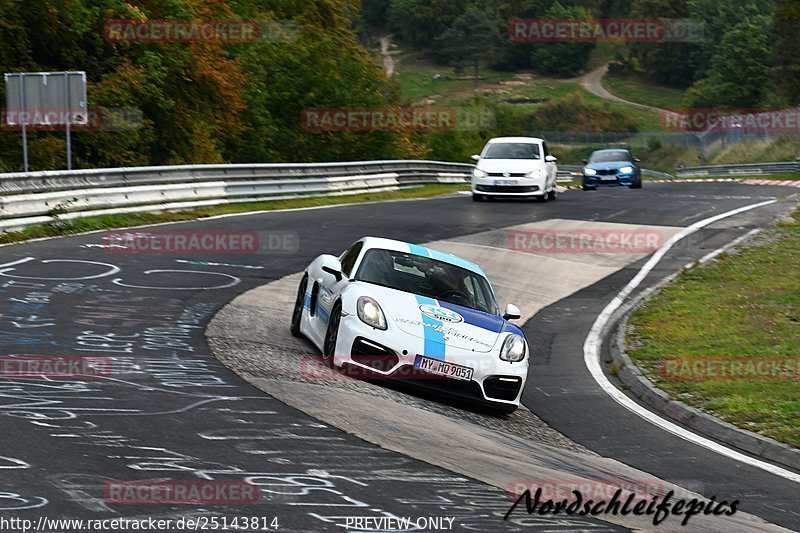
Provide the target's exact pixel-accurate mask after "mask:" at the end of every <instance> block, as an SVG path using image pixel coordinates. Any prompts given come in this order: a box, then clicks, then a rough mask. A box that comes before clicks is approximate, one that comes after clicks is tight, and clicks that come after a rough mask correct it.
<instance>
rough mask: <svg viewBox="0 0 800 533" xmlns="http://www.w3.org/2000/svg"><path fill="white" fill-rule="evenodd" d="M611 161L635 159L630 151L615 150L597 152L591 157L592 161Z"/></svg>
mask: <svg viewBox="0 0 800 533" xmlns="http://www.w3.org/2000/svg"><path fill="white" fill-rule="evenodd" d="M611 161H633V158H632V157H631V154H630V152H627V151H625V150H614V151H611V152H595V153H593V154H592V157H590V158H589V162H590V163H608V162H611Z"/></svg>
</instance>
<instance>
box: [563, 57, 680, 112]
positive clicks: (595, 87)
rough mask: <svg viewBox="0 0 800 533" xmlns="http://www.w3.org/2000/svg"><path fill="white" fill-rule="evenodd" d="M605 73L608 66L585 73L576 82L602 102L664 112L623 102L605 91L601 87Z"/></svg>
mask: <svg viewBox="0 0 800 533" xmlns="http://www.w3.org/2000/svg"><path fill="white" fill-rule="evenodd" d="M607 72H608V65H603V66H602V67H600V68H596V69H594V70H592V71H591V72H587V73H586V74H584V75H583V76H581V77H580V78H578V81H580V84H581V85H582V86H583V87H584V88H585V89H586V90H587V91H589V92H590V93H592V94H594V95H595V96H599V97H600V98H603V99H604V100H610V101H612V102H621V103H623V104H628V105H635V106H637V107H643V108H645V109H652V110H654V111H665V110H664V109H660V108H658V107H653V106H649V105H645V104H639V103H636V102H631V101H630V100H625V99H624V98H620V97H619V96H616V95H614V94H611V93H610V92H608V90H606V88H605V87H603V76H605V75H606V73H607Z"/></svg>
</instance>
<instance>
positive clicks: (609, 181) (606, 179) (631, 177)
mask: <svg viewBox="0 0 800 533" xmlns="http://www.w3.org/2000/svg"><path fill="white" fill-rule="evenodd" d="M638 181H639V175H638V174H637V173H635V172H634V173H632V174H614V175H612V176H601V175H599V174H595V175H594V176H589V175H588V174H583V184H584V185H585V186H587V187H618V186H623V187H629V186H631V185H633V184H634V183H636V182H638Z"/></svg>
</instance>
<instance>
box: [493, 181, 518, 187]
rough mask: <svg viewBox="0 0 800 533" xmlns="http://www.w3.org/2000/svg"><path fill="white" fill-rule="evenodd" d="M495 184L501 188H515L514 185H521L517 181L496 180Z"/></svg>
mask: <svg viewBox="0 0 800 533" xmlns="http://www.w3.org/2000/svg"><path fill="white" fill-rule="evenodd" d="M494 184H495V185H496V186H499V187H503V186H507V187H513V186H514V185H519V181H517V180H494Z"/></svg>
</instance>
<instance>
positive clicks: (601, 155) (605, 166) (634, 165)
mask: <svg viewBox="0 0 800 533" xmlns="http://www.w3.org/2000/svg"><path fill="white" fill-rule="evenodd" d="M584 164H585V166H584V168H583V172H582V174H583V190H584V191H593V190H595V189H597V187H607V186H610V185H624V186H628V187H630V188H631V189H641V188H642V171H641V169H640V168H639V160H638V159H636V158H635V157H633V154H631V152H630V150H627V149H625V148H610V149H607V150H595V151H594V152H592V155H590V156H589V159H586V160H584Z"/></svg>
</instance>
